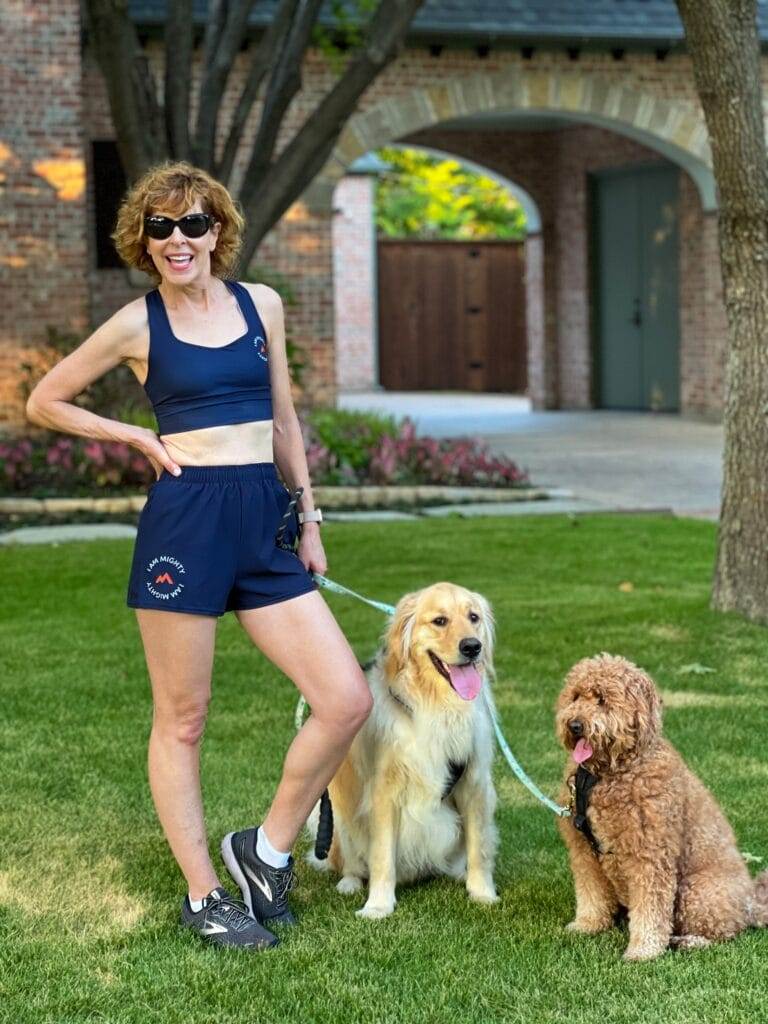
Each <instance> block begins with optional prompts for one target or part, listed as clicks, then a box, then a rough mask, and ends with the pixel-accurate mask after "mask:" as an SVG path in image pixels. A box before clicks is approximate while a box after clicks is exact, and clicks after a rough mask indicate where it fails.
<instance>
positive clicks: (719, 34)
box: [677, 0, 768, 623]
mask: <svg viewBox="0 0 768 1024" xmlns="http://www.w3.org/2000/svg"><path fill="white" fill-rule="evenodd" d="M677 3H678V7H679V10H680V15H681V17H682V20H683V24H684V26H685V34H686V42H687V46H688V50H689V53H690V55H691V59H692V61H693V68H694V74H695V79H696V87H697V89H698V93H699V98H700V100H701V104H702V107H703V109H704V116H705V118H706V122H707V128H708V131H709V137H710V142H711V146H712V157H713V165H714V172H715V179H716V181H717V186H718V192H719V198H720V213H719V222H718V223H719V237H720V261H721V267H722V275H723V287H724V294H725V307H726V312H727V316H728V334H729V350H728V365H727V373H726V395H725V420H724V426H725V450H724V456H723V499H722V508H721V515H720V529H719V535H718V550H717V561H716V567H715V578H714V586H713V591H712V607H713V608H715V609H717V610H719V611H738V612H741V613H742V614H743V615H745V616H746V617H747V618H749V619H752V620H753V621H755V622H762V623H768V475H767V474H766V462H767V459H768V345H767V344H766V342H768V159H767V158H766V149H765V128H764V125H763V110H762V88H761V80H760V51H759V44H758V37H757V25H756V2H755V0H677Z"/></svg>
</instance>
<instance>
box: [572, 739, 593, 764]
mask: <svg viewBox="0 0 768 1024" xmlns="http://www.w3.org/2000/svg"><path fill="white" fill-rule="evenodd" d="M590 757H592V747H590V745H589V744H588V743H587V741H586V740H579V742H578V743H577V744H576V746H575V747H574V748H573V760H574V761H575V762H576V764H581V763H582V762H583V761H588V760H589V759H590Z"/></svg>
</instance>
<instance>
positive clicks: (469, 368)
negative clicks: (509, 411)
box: [378, 239, 528, 393]
mask: <svg viewBox="0 0 768 1024" xmlns="http://www.w3.org/2000/svg"><path fill="white" fill-rule="evenodd" d="M378 261H379V379H380V381H381V384H382V386H383V387H385V388H389V389H391V390H394V391H432V390H434V391H442V390H459V391H507V392H517V393H519V392H523V391H525V389H526V386H527V369H528V367H527V354H526V336H525V258H524V255H523V243H522V242H420V241H413V240H411V239H409V240H407V241H400V240H390V239H380V240H379V243H378Z"/></svg>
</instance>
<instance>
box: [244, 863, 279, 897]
mask: <svg viewBox="0 0 768 1024" xmlns="http://www.w3.org/2000/svg"><path fill="white" fill-rule="evenodd" d="M243 870H244V871H245V873H246V875H248V877H249V878H250V880H251V881H252V882H253V884H254V885H255V886H256V887H257V888H258V889H261V891H262V892H263V893H264V896H265V897H266V899H268V900H269V902H270V903H271V902H272V889H271V888H270V885H269V882H268V881H267V880H266V878H265V877H264V876H263V875H262V876H261V878H258V877H257V876H256V875H254V873H253V872H252V871H251V869H250V868H249V867H248V865H247V864H243Z"/></svg>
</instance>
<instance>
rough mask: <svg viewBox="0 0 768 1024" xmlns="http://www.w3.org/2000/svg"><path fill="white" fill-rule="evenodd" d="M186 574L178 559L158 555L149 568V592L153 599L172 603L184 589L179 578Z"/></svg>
mask: <svg viewBox="0 0 768 1024" xmlns="http://www.w3.org/2000/svg"><path fill="white" fill-rule="evenodd" d="M185 573H186V569H185V568H184V566H183V565H182V564H181V562H180V561H179V560H178V558H174V557H173V555H158V556H157V558H153V559H152V561H151V562H150V563H149V565H148V566H147V574H148V575H149V579H148V580H147V590H148V591H149V592H150V594H151V595H152V597H156V598H157V599H158V600H160V601H170V600H171V599H172V598H174V597H178V596H179V594H180V593H181V592H182V590H183V589H184V584H183V583H180V582H179V577H180V576H183V575H184V574H185Z"/></svg>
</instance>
